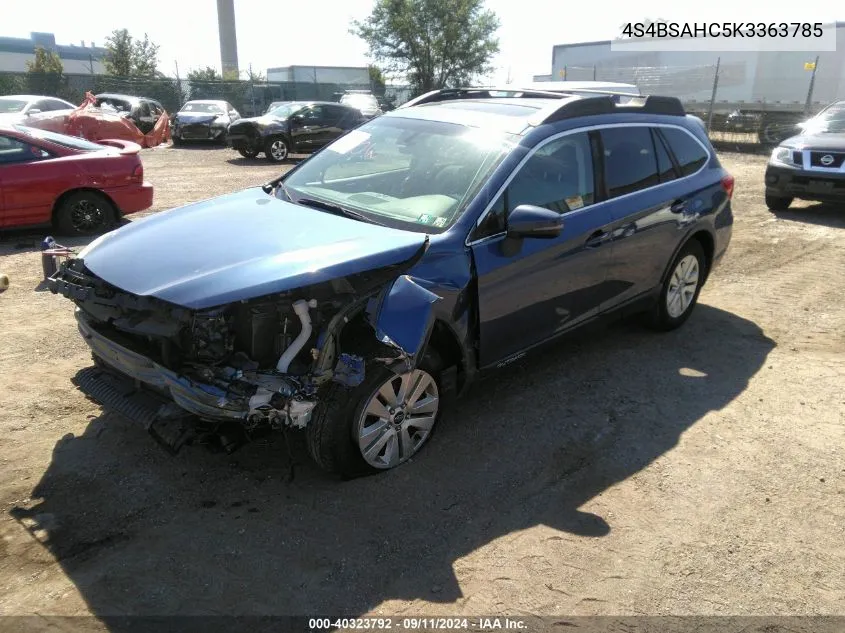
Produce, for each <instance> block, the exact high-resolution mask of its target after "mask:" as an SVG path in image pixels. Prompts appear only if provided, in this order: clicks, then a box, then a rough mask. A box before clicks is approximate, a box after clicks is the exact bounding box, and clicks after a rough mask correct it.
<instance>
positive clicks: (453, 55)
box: [351, 0, 499, 93]
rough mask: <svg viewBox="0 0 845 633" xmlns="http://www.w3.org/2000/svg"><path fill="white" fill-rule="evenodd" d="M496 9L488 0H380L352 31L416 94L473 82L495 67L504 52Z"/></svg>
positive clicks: (371, 54)
mask: <svg viewBox="0 0 845 633" xmlns="http://www.w3.org/2000/svg"><path fill="white" fill-rule="evenodd" d="M498 28H499V19H498V18H497V17H496V14H495V13H494V12H492V11H490V10H487V9H485V8H484V3H483V0H376V2H375V7H374V8H373V11H372V13H370V15H369V16H368V17H367V18H366V19H364V20H363V21H357V20H356V21H355V22H353V28H352V30H351V32H352V33H353V34H356V35H358V36H359V37H361V38H362V39H363V40H364V41H365V42H366V43H367V46H368V47H369V53H370V56H371V57H372V58H373V59H374V60H375V61H376V62H379V63H380V64H381V66H382V68H383V69H384V70H385V71H386V72H387V73H389V74H402V75H405V76H406V77H407V80H408V82H409V83H410V84H411V86H412V87H413V89H414V91H415V92H416V93H420V92H426V91H429V90H435V89H438V88H444V87H450V86H458V85H461V84H468V83H470V82H471V81H472V80H473V79H474V78H475V77H478V76H480V75H485V74H488V73H489V72H491V70H492V68H491V67H490V59H491V58H492V57H493V56H494V55H495V54H496V53H498V52H499V40H498V38H497V37H496V36H495V34H496V31H497V30H498Z"/></svg>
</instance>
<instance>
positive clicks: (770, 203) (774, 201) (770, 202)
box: [766, 193, 794, 211]
mask: <svg viewBox="0 0 845 633" xmlns="http://www.w3.org/2000/svg"><path fill="white" fill-rule="evenodd" d="M793 199H794V198H789V197H781V196H772V195H770V194H768V193H767V194H766V206H767V207H768V208H769V211H786V210H787V209H788V208H789V205H790V204H792V201H793Z"/></svg>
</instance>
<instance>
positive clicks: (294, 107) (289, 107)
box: [267, 103, 305, 119]
mask: <svg viewBox="0 0 845 633" xmlns="http://www.w3.org/2000/svg"><path fill="white" fill-rule="evenodd" d="M303 107H305V106H304V105H303V104H301V103H280V104H278V105H277V106H276V107H275V108H273V109H272V110H270V111H268V112H267V114H269V115H271V116H277V117H279V118H281V119H286V118H287V117H289V116H290V115H291V114H293V113H294V112H297V111H299V110H302V108H303Z"/></svg>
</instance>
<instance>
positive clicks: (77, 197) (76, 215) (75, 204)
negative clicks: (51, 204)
mask: <svg viewBox="0 0 845 633" xmlns="http://www.w3.org/2000/svg"><path fill="white" fill-rule="evenodd" d="M117 215H118V214H117V211H116V209H115V208H114V205H113V204H112V203H111V201H110V200H109V199H108V198H106V197H105V196H104V195H102V194H101V193H97V192H96V191H77V192H75V193H72V194H70V195H68V196H65V198H63V199H62V200H61V202H60V203H59V205H58V207H57V208H56V214H55V216H54V217H55V224H56V230H57V231H58V232H59V233H61V234H62V235H69V236H74V235H98V234H100V233H105V232H106V231H109V230H111V229H112V228H114V226H115V223H116V222H117Z"/></svg>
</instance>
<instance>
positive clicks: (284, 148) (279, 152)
mask: <svg viewBox="0 0 845 633" xmlns="http://www.w3.org/2000/svg"><path fill="white" fill-rule="evenodd" d="M289 152H290V149H289V148H288V144H287V142H286V141H285V139H283V138H280V137H278V136H277V137H275V138H271V139H267V142H266V143H264V155H265V156H266V157H267V160H269V161H270V162H271V163H283V162H285V161H286V160H287V158H288V153H289Z"/></svg>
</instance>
